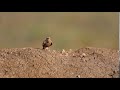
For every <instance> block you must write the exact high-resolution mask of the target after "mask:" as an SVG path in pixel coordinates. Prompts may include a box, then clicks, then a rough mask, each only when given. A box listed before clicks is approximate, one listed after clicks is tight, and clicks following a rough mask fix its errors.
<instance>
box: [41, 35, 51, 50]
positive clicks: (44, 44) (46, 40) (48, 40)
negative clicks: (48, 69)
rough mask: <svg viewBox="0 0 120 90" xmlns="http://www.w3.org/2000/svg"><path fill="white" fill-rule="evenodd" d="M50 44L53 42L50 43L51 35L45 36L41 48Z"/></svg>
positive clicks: (45, 47)
mask: <svg viewBox="0 0 120 90" xmlns="http://www.w3.org/2000/svg"><path fill="white" fill-rule="evenodd" d="M52 45H53V43H52V40H51V37H47V38H46V39H45V40H44V41H43V43H42V46H43V49H47V48H49V47H50V46H52Z"/></svg>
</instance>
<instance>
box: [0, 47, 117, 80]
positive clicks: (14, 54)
mask: <svg viewBox="0 0 120 90" xmlns="http://www.w3.org/2000/svg"><path fill="white" fill-rule="evenodd" d="M118 53H119V52H118V50H114V49H105V48H92V47H90V48H89V47H88V48H81V49H78V50H74V51H72V50H70V51H64V50H63V51H62V52H60V51H55V50H46V51H45V50H41V49H39V48H31V47H26V48H8V49H7V48H4V49H0V78H117V77H119V60H118V59H119V54H118Z"/></svg>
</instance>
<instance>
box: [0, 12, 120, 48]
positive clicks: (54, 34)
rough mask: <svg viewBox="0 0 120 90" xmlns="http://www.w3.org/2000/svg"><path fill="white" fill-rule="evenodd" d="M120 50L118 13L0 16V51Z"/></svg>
mask: <svg viewBox="0 0 120 90" xmlns="http://www.w3.org/2000/svg"><path fill="white" fill-rule="evenodd" d="M48 36H50V37H51V38H52V41H53V46H52V47H51V48H52V49H56V50H61V49H65V50H68V49H79V48H82V47H100V48H115V49H118V48H119V13H117V12H0V48H22V47H34V48H42V46H41V44H42V41H43V40H44V39H45V38H46V37H48Z"/></svg>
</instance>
